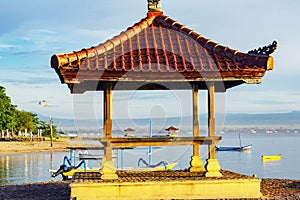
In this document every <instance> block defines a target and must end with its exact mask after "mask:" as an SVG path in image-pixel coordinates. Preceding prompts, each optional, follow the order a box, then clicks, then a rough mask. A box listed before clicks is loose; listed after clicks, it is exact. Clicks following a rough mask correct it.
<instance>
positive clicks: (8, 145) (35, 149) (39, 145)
mask: <svg viewBox="0 0 300 200" xmlns="http://www.w3.org/2000/svg"><path fill="white" fill-rule="evenodd" d="M99 145H100V143H99ZM71 146H72V147H82V146H83V143H80V142H79V141H77V142H72V141H71V140H70V138H59V139H55V140H54V141H53V147H51V144H50V141H47V140H46V141H24V142H20V141H1V142H0V155H3V154H5V155H7V154H23V153H39V152H65V151H69V149H68V148H67V147H71Z"/></svg>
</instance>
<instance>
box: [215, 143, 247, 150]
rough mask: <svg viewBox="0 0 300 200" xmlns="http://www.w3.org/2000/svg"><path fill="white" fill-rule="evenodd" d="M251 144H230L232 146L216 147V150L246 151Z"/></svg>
mask: <svg viewBox="0 0 300 200" xmlns="http://www.w3.org/2000/svg"><path fill="white" fill-rule="evenodd" d="M251 147H252V145H251V144H249V145H246V146H236V147H234V146H232V147H216V151H246V150H249V149H251Z"/></svg>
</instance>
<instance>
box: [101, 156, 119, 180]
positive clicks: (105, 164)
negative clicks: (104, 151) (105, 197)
mask: <svg viewBox="0 0 300 200" xmlns="http://www.w3.org/2000/svg"><path fill="white" fill-rule="evenodd" d="M100 173H101V174H102V176H101V179H106V180H107V179H118V178H119V177H118V175H117V174H116V168H115V164H114V161H112V160H111V161H106V160H105V159H104V158H103V160H102V168H101V169H100Z"/></svg>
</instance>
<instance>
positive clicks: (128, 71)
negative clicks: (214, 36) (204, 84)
mask: <svg viewBox="0 0 300 200" xmlns="http://www.w3.org/2000/svg"><path fill="white" fill-rule="evenodd" d="M51 66H52V68H54V69H55V70H56V72H57V73H58V75H59V77H60V79H61V82H62V83H67V84H68V85H69V87H70V88H71V90H72V87H73V86H74V84H82V83H84V82H89V81H97V82H99V81H126V82H130V81H137V82H138V81H145V82H149V81H150V82H160V81H164V82H166V81H169V82H177V81H189V82H190V81H198V82H199V81H200V82H201V81H205V80H210V81H225V82H226V81H230V82H231V84H229V86H228V87H232V86H235V85H238V84H235V83H232V82H238V81H239V82H240V83H239V84H241V83H243V82H248V83H258V82H260V79H261V78H262V77H263V76H264V74H265V72H266V71H267V70H272V69H273V58H272V57H271V56H269V55H260V54H253V53H242V52H239V51H237V50H233V49H230V48H229V47H226V46H222V45H220V44H217V43H215V42H213V41H211V40H209V39H207V38H205V37H204V36H202V35H200V34H198V33H196V32H195V31H193V30H191V29H189V28H187V27H185V26H184V25H181V24H180V23H178V22H177V21H174V20H173V19H171V18H170V17H167V16H165V15H163V13H162V12H148V16H147V17H146V18H144V19H142V20H141V21H140V22H139V23H137V24H135V25H134V26H132V27H129V28H128V29H127V30H126V31H123V32H121V33H120V34H119V35H117V36H115V37H114V38H112V39H110V40H107V41H106V42H104V43H102V44H99V45H98V46H95V47H91V48H87V49H82V50H81V51H75V52H71V53H64V54H57V55H53V56H52V58H51ZM230 85H231V86H230ZM225 87H227V86H225ZM83 90H85V89H83ZM87 90H88V89H87Z"/></svg>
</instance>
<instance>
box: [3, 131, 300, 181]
mask: <svg viewBox="0 0 300 200" xmlns="http://www.w3.org/2000/svg"><path fill="white" fill-rule="evenodd" d="M221 136H222V138H223V139H222V141H220V142H219V143H218V146H239V145H240V141H239V136H238V134H237V133H225V134H221ZM83 143H87V141H83ZM94 143H95V141H94ZM241 143H242V145H248V144H252V145H253V146H252V148H251V149H250V150H249V151H243V152H234V151H228V152H226V151H224V152H217V158H218V160H219V163H220V166H221V168H222V169H224V170H230V171H233V172H237V173H241V174H245V175H250V176H252V175H254V174H255V175H256V176H257V177H259V178H280V179H297V180H300V168H299V165H300V155H299V154H300V151H299V144H300V134H296V133H272V134H270V133H256V134H250V133H244V134H241ZM54 145H55V144H54ZM192 152H193V149H192V147H191V146H167V147H161V148H153V150H152V154H151V155H150V154H149V149H148V147H144V148H137V149H129V150H118V151H114V154H115V156H116V157H117V158H115V164H116V167H118V168H128V167H132V168H135V167H138V160H139V158H143V159H144V160H145V161H146V162H150V161H151V160H152V163H151V164H157V163H159V162H160V161H164V162H167V163H172V162H178V165H177V166H176V167H175V168H174V169H177V170H179V169H187V168H188V167H189V162H190V158H191V156H192ZM200 152H201V157H202V159H203V163H204V164H205V163H206V159H207V158H208V151H207V146H201V148H200ZM90 153H95V154H96V153H97V152H90ZM275 154H281V155H282V158H281V160H278V161H269V162H263V161H262V159H261V156H262V155H275ZM64 156H69V153H68V152H52V153H51V152H42V153H26V154H10V155H0V185H4V184H21V183H28V182H45V181H51V180H61V177H60V176H58V177H56V178H52V177H51V175H50V173H49V172H48V170H49V169H53V170H56V169H58V168H59V166H60V165H61V164H62V163H63V158H64ZM150 156H151V157H150ZM87 164H88V166H89V167H91V168H99V167H100V165H101V161H99V160H94V161H93V160H91V161H88V163H87ZM140 166H141V167H142V166H143V164H142V163H140Z"/></svg>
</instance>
